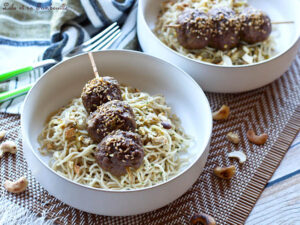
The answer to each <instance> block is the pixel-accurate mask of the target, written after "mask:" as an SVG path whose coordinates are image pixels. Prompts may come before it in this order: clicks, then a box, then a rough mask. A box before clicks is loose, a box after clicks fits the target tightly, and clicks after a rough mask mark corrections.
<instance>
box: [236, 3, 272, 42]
mask: <svg viewBox="0 0 300 225" xmlns="http://www.w3.org/2000/svg"><path fill="white" fill-rule="evenodd" d="M240 20H241V22H242V27H241V32H240V36H241V40H243V41H245V42H247V43H249V44H254V43H257V42H261V41H265V40H267V39H268V37H269V35H270V33H271V31H272V24H271V19H270V17H269V16H268V15H266V14H265V13H264V12H262V11H261V10H258V9H254V8H251V7H249V8H246V9H244V10H243V12H242V13H241V14H240Z"/></svg>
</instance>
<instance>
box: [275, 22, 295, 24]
mask: <svg viewBox="0 0 300 225" xmlns="http://www.w3.org/2000/svg"><path fill="white" fill-rule="evenodd" d="M289 23H294V21H277V22H272V24H289Z"/></svg>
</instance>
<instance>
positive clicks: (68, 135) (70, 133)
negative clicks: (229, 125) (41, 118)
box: [65, 127, 76, 140]
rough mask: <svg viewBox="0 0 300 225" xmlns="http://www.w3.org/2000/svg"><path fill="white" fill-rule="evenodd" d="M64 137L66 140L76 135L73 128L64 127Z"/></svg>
mask: <svg viewBox="0 0 300 225" xmlns="http://www.w3.org/2000/svg"><path fill="white" fill-rule="evenodd" d="M65 137H66V139H67V140H72V139H74V138H75V137H76V132H75V128H73V127H72V128H66V131H65Z"/></svg>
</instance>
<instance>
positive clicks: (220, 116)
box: [212, 105, 230, 120]
mask: <svg viewBox="0 0 300 225" xmlns="http://www.w3.org/2000/svg"><path fill="white" fill-rule="evenodd" d="M229 114H230V108H229V107H228V106H227V105H222V107H221V108H220V109H219V110H218V111H216V112H214V113H213V114H212V115H213V119H214V120H225V119H227V118H228V116H229Z"/></svg>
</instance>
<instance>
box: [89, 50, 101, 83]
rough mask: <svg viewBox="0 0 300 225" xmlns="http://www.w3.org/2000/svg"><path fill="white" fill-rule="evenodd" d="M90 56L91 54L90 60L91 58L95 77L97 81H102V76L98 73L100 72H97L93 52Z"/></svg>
mask: <svg viewBox="0 0 300 225" xmlns="http://www.w3.org/2000/svg"><path fill="white" fill-rule="evenodd" d="M88 54H89V58H90V61H91V64H92V67H93V71H94V74H95V77H96V78H97V79H100V76H99V73H98V70H97V66H96V63H95V60H94V56H93V54H92V52H89V53H88Z"/></svg>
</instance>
